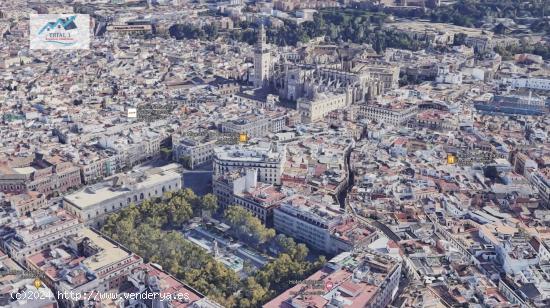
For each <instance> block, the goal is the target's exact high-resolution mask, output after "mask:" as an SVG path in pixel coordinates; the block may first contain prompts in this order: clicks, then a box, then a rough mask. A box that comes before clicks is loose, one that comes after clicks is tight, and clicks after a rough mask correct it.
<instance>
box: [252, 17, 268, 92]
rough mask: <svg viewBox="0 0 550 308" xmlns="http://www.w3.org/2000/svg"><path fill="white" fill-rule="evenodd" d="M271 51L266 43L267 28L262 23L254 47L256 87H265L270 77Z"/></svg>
mask: <svg viewBox="0 0 550 308" xmlns="http://www.w3.org/2000/svg"><path fill="white" fill-rule="evenodd" d="M270 70H271V53H270V48H269V45H268V44H267V43H266V34H265V28H264V25H263V24H262V25H261V26H260V30H259V32H258V41H257V42H256V45H255V48H254V87H256V88H262V87H264V86H265V85H266V84H267V83H268V81H269V77H270Z"/></svg>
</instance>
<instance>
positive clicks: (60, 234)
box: [0, 209, 83, 264]
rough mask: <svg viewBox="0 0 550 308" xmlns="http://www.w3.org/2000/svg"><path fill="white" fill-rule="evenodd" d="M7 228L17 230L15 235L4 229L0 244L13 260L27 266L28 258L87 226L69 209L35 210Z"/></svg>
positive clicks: (1, 232) (0, 231)
mask: <svg viewBox="0 0 550 308" xmlns="http://www.w3.org/2000/svg"><path fill="white" fill-rule="evenodd" d="M3 227H4V226H3ZM6 227H10V228H11V229H13V230H15V233H5V232H4V231H5V230H2V229H1V228H0V234H2V236H1V237H0V244H1V246H2V248H3V249H4V250H5V251H6V252H7V254H8V255H9V256H10V257H12V258H13V259H14V260H16V261H17V262H19V263H21V264H24V262H25V257H27V256H29V255H31V254H33V253H36V252H38V251H41V250H43V249H46V248H48V247H51V246H53V245H57V244H58V243H60V242H61V241H62V240H63V238H65V237H67V236H70V235H73V234H77V233H78V232H79V231H80V230H81V229H82V228H83V225H82V223H81V222H79V221H78V219H77V218H76V217H74V216H73V215H70V214H69V213H67V212H66V211H65V210H62V209H49V210H37V211H34V212H32V213H31V216H30V217H29V218H22V219H21V220H20V221H18V222H17V223H16V225H9V226H6Z"/></svg>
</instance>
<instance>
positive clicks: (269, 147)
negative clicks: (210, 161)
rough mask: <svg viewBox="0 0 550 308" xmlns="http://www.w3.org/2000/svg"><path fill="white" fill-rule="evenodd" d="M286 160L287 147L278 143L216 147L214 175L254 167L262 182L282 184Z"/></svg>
mask: <svg viewBox="0 0 550 308" xmlns="http://www.w3.org/2000/svg"><path fill="white" fill-rule="evenodd" d="M285 160H286V149H285V147H284V146H282V145H277V144H254V145H252V144H249V145H228V146H225V147H217V148H215V149H214V177H216V176H220V175H224V174H227V173H229V172H231V171H233V170H237V169H242V168H252V169H256V170H258V180H259V181H260V182H263V183H269V184H281V174H282V173H283V165H284V162H285Z"/></svg>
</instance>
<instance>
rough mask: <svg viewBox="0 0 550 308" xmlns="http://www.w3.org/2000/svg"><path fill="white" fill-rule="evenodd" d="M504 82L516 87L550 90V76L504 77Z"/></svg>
mask: <svg viewBox="0 0 550 308" xmlns="http://www.w3.org/2000/svg"><path fill="white" fill-rule="evenodd" d="M502 83H504V84H509V85H510V86H512V87H514V88H526V89H533V90H545V91H550V78H504V79H503V80H502Z"/></svg>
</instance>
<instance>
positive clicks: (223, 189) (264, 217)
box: [212, 169, 286, 226]
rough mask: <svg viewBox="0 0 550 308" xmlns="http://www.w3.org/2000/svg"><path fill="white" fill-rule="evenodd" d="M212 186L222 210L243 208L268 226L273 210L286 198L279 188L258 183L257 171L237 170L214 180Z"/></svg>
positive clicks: (271, 220)
mask: <svg viewBox="0 0 550 308" xmlns="http://www.w3.org/2000/svg"><path fill="white" fill-rule="evenodd" d="M212 186H213V191H214V195H215V196H216V197H217V198H218V205H219V206H220V208H222V209H226V208H227V207H229V206H231V205H238V206H241V207H243V208H244V209H246V210H247V211H249V212H250V213H252V214H253V215H254V216H255V217H256V218H258V219H260V220H261V221H262V223H263V224H264V225H268V226H271V225H272V222H273V210H274V209H275V208H276V207H277V206H278V205H279V202H280V201H281V200H282V199H284V198H285V197H286V195H285V194H284V193H283V192H281V191H280V189H279V188H278V187H276V186H273V185H272V184H265V183H260V182H258V170H257V169H247V170H246V171H244V170H236V171H235V172H231V173H230V174H226V175H223V176H219V177H217V178H214V180H213V183H212Z"/></svg>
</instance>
